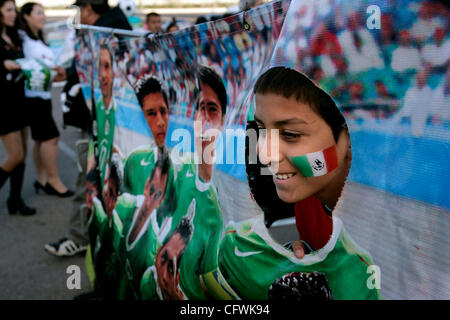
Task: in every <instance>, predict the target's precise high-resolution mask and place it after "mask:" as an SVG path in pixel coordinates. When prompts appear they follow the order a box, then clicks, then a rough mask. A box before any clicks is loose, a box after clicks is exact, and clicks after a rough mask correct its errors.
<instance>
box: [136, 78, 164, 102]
mask: <svg viewBox="0 0 450 320" xmlns="http://www.w3.org/2000/svg"><path fill="white" fill-rule="evenodd" d="M135 91H136V96H137V99H138V101H139V104H140V105H141V108H142V107H143V106H144V99H145V97H146V96H148V95H149V94H151V93H161V94H162V95H163V98H164V102H165V103H166V105H167V108H168V109H169V110H170V106H169V101H168V99H167V94H166V91H165V90H164V89H163V87H162V85H161V82H160V81H159V80H158V79H157V78H156V77H154V76H146V77H143V78H141V79H139V81H138V82H137V83H136V86H135Z"/></svg>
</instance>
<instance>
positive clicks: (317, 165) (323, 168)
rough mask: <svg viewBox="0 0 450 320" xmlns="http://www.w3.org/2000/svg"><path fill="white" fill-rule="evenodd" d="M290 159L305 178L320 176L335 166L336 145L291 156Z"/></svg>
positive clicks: (336, 162)
mask: <svg viewBox="0 0 450 320" xmlns="http://www.w3.org/2000/svg"><path fill="white" fill-rule="evenodd" d="M291 161H292V163H293V164H294V166H295V167H296V168H297V169H298V170H300V172H301V174H302V175H303V176H305V177H306V178H309V177H320V176H323V175H325V174H327V173H328V172H331V171H333V170H334V169H336V168H337V164H338V161H337V153H336V146H335V145H333V146H331V147H329V148H326V149H323V150H321V151H316V152H311V153H307V154H304V155H302V156H299V157H291Z"/></svg>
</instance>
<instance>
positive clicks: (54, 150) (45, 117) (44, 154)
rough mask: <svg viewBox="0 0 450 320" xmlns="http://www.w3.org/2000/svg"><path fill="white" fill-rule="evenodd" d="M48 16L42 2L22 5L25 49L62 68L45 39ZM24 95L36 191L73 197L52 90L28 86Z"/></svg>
mask: <svg viewBox="0 0 450 320" xmlns="http://www.w3.org/2000/svg"><path fill="white" fill-rule="evenodd" d="M45 20H46V18H45V11H44V7H42V6H41V5H40V4H38V3H35V2H27V3H25V4H24V5H23V6H22V8H21V9H20V22H21V25H22V28H23V30H20V31H19V34H20V35H21V37H22V40H23V52H24V54H25V58H27V59H39V60H40V61H42V62H43V63H44V64H45V65H46V66H47V67H49V68H52V69H57V68H61V67H59V66H57V65H56V63H55V54H54V53H53V51H52V50H51V49H50V47H49V46H48V44H47V43H46V42H45V39H44V36H43V29H44V25H45ZM25 97H26V99H25V101H26V113H27V114H28V115H29V118H30V129H31V137H32V138H33V140H34V146H33V160H34V164H35V166H36V172H37V180H36V181H35V182H34V188H35V190H36V193H37V192H38V191H39V190H41V189H42V190H43V191H44V192H45V193H47V194H52V195H57V196H59V197H62V198H66V197H71V196H73V194H74V192H73V191H71V190H69V189H68V188H67V187H66V186H65V185H64V184H63V182H62V181H61V178H60V176H59V172H58V140H59V131H58V128H57V126H56V123H55V120H54V119H53V116H52V100H51V92H50V91H38V90H30V89H28V88H25Z"/></svg>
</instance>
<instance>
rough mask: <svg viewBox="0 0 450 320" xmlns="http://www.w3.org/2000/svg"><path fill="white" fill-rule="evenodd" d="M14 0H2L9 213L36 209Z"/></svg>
mask: <svg viewBox="0 0 450 320" xmlns="http://www.w3.org/2000/svg"><path fill="white" fill-rule="evenodd" d="M16 18H17V12H16V6H15V3H14V1H13V0H0V95H1V97H2V103H1V108H0V138H1V140H2V142H3V144H4V145H5V149H6V151H7V153H8V156H7V158H6V160H4V161H3V163H2V164H1V166H0V188H2V187H3V185H4V184H5V182H6V180H7V179H8V177H9V179H10V182H11V191H10V196H9V198H8V201H7V205H8V211H9V214H16V213H20V214H21V215H32V214H34V213H36V210H35V209H33V208H30V207H28V206H27V205H25V203H24V201H23V199H22V197H21V191H22V184H23V176H24V172H25V158H26V156H25V155H26V150H27V136H28V127H27V125H28V124H27V119H26V118H25V117H24V115H26V113H25V112H24V107H25V103H24V97H25V92H24V88H25V79H24V77H23V73H22V72H21V70H20V66H19V65H18V64H17V63H15V62H14V60H15V59H19V58H23V57H24V55H23V51H22V41H21V40H20V38H19V35H18V32H17V28H16Z"/></svg>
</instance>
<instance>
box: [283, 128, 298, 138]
mask: <svg viewBox="0 0 450 320" xmlns="http://www.w3.org/2000/svg"><path fill="white" fill-rule="evenodd" d="M281 135H282V136H283V137H284V138H285V139H288V140H294V139H297V138H300V136H301V134H299V133H296V132H292V131H286V130H283V131H282V132H281Z"/></svg>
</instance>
